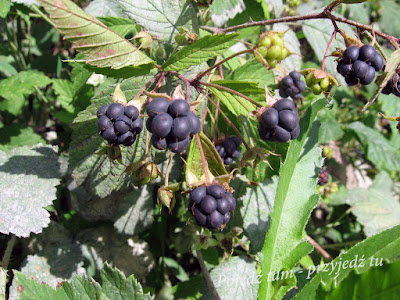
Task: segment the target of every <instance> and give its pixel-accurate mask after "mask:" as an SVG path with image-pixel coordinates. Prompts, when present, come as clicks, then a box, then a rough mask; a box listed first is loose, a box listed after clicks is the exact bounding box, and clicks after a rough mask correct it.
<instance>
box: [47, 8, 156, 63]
mask: <svg viewBox="0 0 400 300" xmlns="http://www.w3.org/2000/svg"><path fill="white" fill-rule="evenodd" d="M40 3H41V4H42V5H43V7H44V8H45V10H46V11H47V12H48V13H49V15H50V19H51V20H52V21H53V22H54V24H55V26H56V28H57V29H58V30H59V31H60V32H61V33H62V34H64V35H65V38H66V39H67V40H70V41H71V42H73V43H74V47H75V49H77V50H78V51H80V52H81V53H83V54H85V55H86V63H88V64H91V65H93V66H96V67H100V68H104V67H110V68H112V69H121V68H123V67H127V66H139V65H143V64H148V63H152V62H153V61H152V60H151V59H150V58H149V57H147V55H145V54H144V53H143V52H141V51H140V50H139V49H138V48H137V47H135V46H134V45H132V43H130V42H129V41H128V40H126V39H124V38H123V37H122V36H120V35H119V34H117V33H116V32H114V31H112V30H111V29H110V28H108V27H107V26H105V25H104V24H103V23H102V22H100V21H99V20H98V19H96V18H95V17H93V16H91V15H89V14H87V13H86V12H84V11H83V10H82V9H81V8H80V7H79V6H77V5H76V4H74V3H73V2H72V1H70V0H57V1H54V0H41V1H40Z"/></svg>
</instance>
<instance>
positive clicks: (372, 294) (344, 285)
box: [318, 261, 400, 300]
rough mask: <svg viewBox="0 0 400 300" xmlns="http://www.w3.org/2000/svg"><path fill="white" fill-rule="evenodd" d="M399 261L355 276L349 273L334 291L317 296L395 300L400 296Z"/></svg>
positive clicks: (329, 298) (325, 297)
mask: <svg viewBox="0 0 400 300" xmlns="http://www.w3.org/2000/svg"><path fill="white" fill-rule="evenodd" d="M399 275H400V261H397V262H395V263H393V264H385V265H383V266H382V267H376V268H371V269H370V270H369V271H367V272H365V273H362V274H357V273H356V272H355V271H353V272H351V273H350V274H349V276H347V277H346V279H344V280H343V281H342V282H341V283H340V284H339V285H338V286H337V288H335V289H334V290H332V291H331V292H329V293H326V292H322V293H320V294H319V296H318V299H322V298H320V297H321V296H322V297H324V298H323V299H326V300H338V299H376V297H377V295H379V299H395V298H396V297H397V296H396V295H399V294H400V276H399Z"/></svg>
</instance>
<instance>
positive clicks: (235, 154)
mask: <svg viewBox="0 0 400 300" xmlns="http://www.w3.org/2000/svg"><path fill="white" fill-rule="evenodd" d="M241 143H242V141H241V140H240V138H238V137H237V136H231V137H229V138H227V139H226V140H224V141H223V142H222V143H221V144H219V145H217V146H216V147H215V149H217V152H218V154H219V156H221V158H222V162H223V163H224V164H225V165H227V166H229V165H230V164H232V163H233V160H234V159H236V158H239V157H240V155H241V154H242V153H241V152H240V150H239V149H238V147H239V146H240V144H241Z"/></svg>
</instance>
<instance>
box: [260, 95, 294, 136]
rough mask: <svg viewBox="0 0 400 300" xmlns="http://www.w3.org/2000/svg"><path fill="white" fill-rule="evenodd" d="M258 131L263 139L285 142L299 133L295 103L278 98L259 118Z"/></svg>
mask: <svg viewBox="0 0 400 300" xmlns="http://www.w3.org/2000/svg"><path fill="white" fill-rule="evenodd" d="M258 132H259V134H260V137H261V139H263V140H265V141H276V142H287V141H289V140H293V139H295V138H297V137H298V136H299V134H300V126H299V117H298V115H297V110H296V105H295V104H294V102H293V101H291V100H289V99H281V100H278V101H277V102H276V103H275V104H274V106H272V107H270V108H268V109H267V110H266V111H265V112H264V113H263V114H262V115H261V118H260V126H259V127H258Z"/></svg>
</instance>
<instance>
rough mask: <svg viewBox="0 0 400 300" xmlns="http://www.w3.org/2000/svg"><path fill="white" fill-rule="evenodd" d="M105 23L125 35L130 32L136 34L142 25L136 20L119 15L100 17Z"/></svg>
mask: <svg viewBox="0 0 400 300" xmlns="http://www.w3.org/2000/svg"><path fill="white" fill-rule="evenodd" d="M98 19H99V20H100V21H101V22H103V24H104V25H106V26H108V27H109V28H110V29H111V30H114V31H115V32H116V33H118V34H119V35H121V36H123V37H125V36H127V35H128V34H132V36H135V35H136V33H138V32H139V31H140V26H138V25H136V23H135V21H133V20H131V19H125V18H117V17H109V16H108V17H99V18H98Z"/></svg>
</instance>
